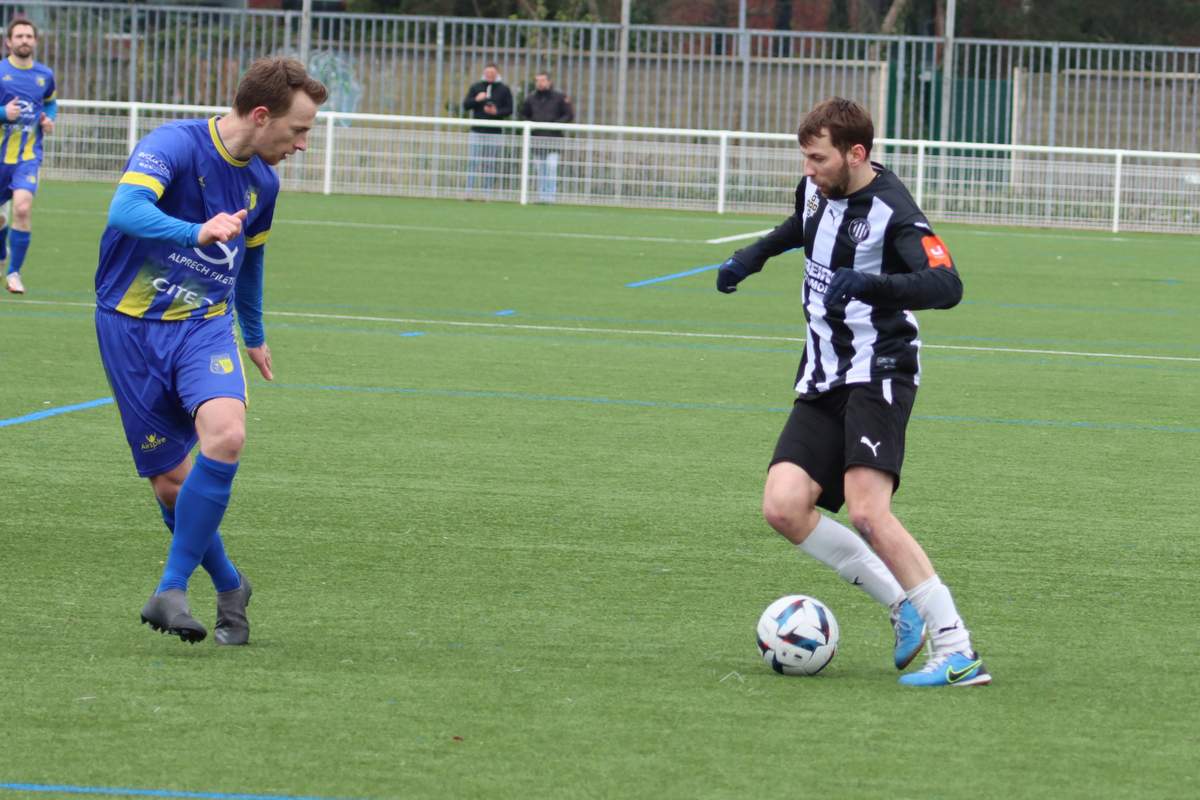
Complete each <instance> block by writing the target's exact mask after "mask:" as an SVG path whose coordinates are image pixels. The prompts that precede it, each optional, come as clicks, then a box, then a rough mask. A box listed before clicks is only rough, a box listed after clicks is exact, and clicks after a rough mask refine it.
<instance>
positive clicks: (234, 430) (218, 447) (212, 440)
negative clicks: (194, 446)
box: [200, 420, 246, 461]
mask: <svg viewBox="0 0 1200 800" xmlns="http://www.w3.org/2000/svg"><path fill="white" fill-rule="evenodd" d="M207 438H208V441H205V442H201V443H200V449H201V450H202V451H204V452H205V453H210V454H212V455H214V456H216V457H217V458H218V459H220V460H222V461H237V460H238V457H239V456H241V454H242V448H243V447H245V446H246V426H245V425H243V424H242V423H241V421H240V420H237V421H233V420H231V421H230V422H228V423H226V424H224V425H222V426H220V427H219V428H217V429H216V430H214V431H212V432H211V433H210V434H209V435H208V437H207Z"/></svg>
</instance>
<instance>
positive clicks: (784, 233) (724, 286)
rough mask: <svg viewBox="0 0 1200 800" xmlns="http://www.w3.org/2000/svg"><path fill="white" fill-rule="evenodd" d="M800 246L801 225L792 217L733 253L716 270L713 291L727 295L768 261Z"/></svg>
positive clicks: (800, 222) (802, 239)
mask: <svg viewBox="0 0 1200 800" xmlns="http://www.w3.org/2000/svg"><path fill="white" fill-rule="evenodd" d="M803 246H804V222H803V221H802V220H801V219H800V217H799V216H797V215H795V214H793V215H792V216H790V217H788V218H787V219H785V220H784V221H783V223H782V224H781V225H779V226H778V227H777V228H775V230H773V231H771V232H770V233H768V234H767V235H766V236H764V237H762V238H761V239H759V240H758V241H757V242H755V243H754V244H752V245H750V246H749V247H743V248H742V249H741V250H738V251H737V252H736V253H734V254H733V255H732V256H730V258H729V259H728V260H726V261H725V263H724V264H722V265H721V268H720V269H719V270H717V291H718V292H722V293H723V294H730V293H732V292H735V291H737V288H736V287H737V285H738V284H739V283H741V282H742V280H744V279H745V278H747V277H749V276H750V275H753V274H754V273H755V272H758V271H760V270H761V269H762V268H763V265H764V264H766V263H767V259H768V258H772V257H773V256H777V255H779V254H780V253H783V252H786V251H788V250H791V249H792V248H794V247H803Z"/></svg>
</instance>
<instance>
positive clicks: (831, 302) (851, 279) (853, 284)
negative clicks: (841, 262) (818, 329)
mask: <svg viewBox="0 0 1200 800" xmlns="http://www.w3.org/2000/svg"><path fill="white" fill-rule="evenodd" d="M874 277H875V276H873V275H867V274H866V273H865V272H859V271H858V270H854V269H849V268H847V267H842V268H841V269H839V270H838V271H836V272H834V273H833V278H831V279H830V281H829V286H828V287H827V288H826V289H825V305H826V306H840V305H845V304H846V303H848V302H850V301H851V300H854V299H856V298H859V297H862V294H863V292H865V291H867V289H869V288H870V287H871V285H872V284H873V283H874V282H875V281H874Z"/></svg>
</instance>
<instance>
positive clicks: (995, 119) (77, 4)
mask: <svg viewBox="0 0 1200 800" xmlns="http://www.w3.org/2000/svg"><path fill="white" fill-rule="evenodd" d="M183 2H187V0H183ZM224 4H225V5H234V6H238V7H237V8H212V7H211V4H210V7H206V8H196V7H190V8H189V7H181V6H180V3H178V2H165V1H164V2H157V3H156V2H154V1H153V0H151V2H136V3H135V2H107V1H100V2H87V1H86V0H0V11H2V12H3V18H4V19H11V18H13V17H14V16H16V15H18V14H26V15H28V16H30V18H32V19H33V20H34V21H35V22H36V23H37V24H38V26H39V27H40V28H41V35H40V36H39V37H38V58H39V60H41V61H43V62H45V63H46V64H49V65H50V66H51V67H53V68H54V69H55V70H56V71H57V73H58V76H59V85H60V86H62V87H70V93H71V95H72V96H74V97H77V98H80V99H89V100H127V101H130V102H140V103H199V104H209V103H224V102H228V99H229V98H231V97H232V96H233V93H234V91H235V90H236V87H237V81H238V78H239V76H240V75H241V74H242V73H243V72H244V71H245V69H246V67H247V66H249V64H250V62H251V61H252V60H253V59H254V58H255V57H258V56H262V55H273V54H290V55H302V54H304V53H307V54H308V59H307V66H308V69H309V71H310V72H312V73H313V74H314V75H316V76H317V77H318V78H320V80H322V81H323V82H324V83H325V84H326V86H328V87H329V89H330V99H329V103H328V104H327V105H328V107H329V108H330V110H337V111H364V112H371V113H378V114H409V115H415V116H423V117H458V116H461V114H462V106H461V103H462V98H463V94H464V93H465V92H466V89H467V87H468V86H469V85H470V84H471V83H472V82H473V81H475V80H476V79H477V78H478V76H479V73H480V70H481V68H482V66H483V65H484V64H485V63H487V62H489V61H494V62H496V63H498V64H499V65H500V68H501V71H502V73H503V74H504V76H505V82H506V83H508V84H509V85H510V86H511V87H512V88H513V90H514V92H515V93H516V96H517V99H518V100H520V98H521V96H522V94H523V93H524V92H528V91H530V90H531V89H532V82H533V76H534V73H535V72H536V71H538V70H549V71H550V72H551V74H552V75H553V76H554V80H555V84H556V86H557V87H558V88H559V89H561V90H563V91H565V92H566V93H567V94H569V95H571V97H572V98H573V99H574V100H575V108H576V117H575V118H576V120H577V121H579V122H588V123H598V124H610V125H626V124H636V125H650V126H662V127H678V128H710V129H711V128H717V129H728V130H753V131H779V130H788V129H790V128H792V127H793V126H794V125H795V124H796V123H797V121H798V120H799V119H800V117H801V116H802V115H803V113H804V112H805V111H806V110H807V109H809V108H811V107H812V105H813V104H814V103H816V102H817V101H819V100H821V99H823V98H825V97H828V96H830V95H841V96H843V97H852V98H854V99H856V100H858V101H859V102H861V103H863V104H864V105H865V106H866V107H867V108H869V109H871V112H872V114H874V115H875V120H876V131H877V132H878V133H879V134H880V135H881V136H893V137H896V138H907V139H937V140H955V141H975V142H998V143H1006V144H1037V145H1049V146H1068V147H1118V148H1128V149H1134V150H1171V151H1180V150H1183V151H1189V150H1194V149H1196V148H1197V146H1200V139H1197V133H1196V132H1197V130H1200V93H1198V92H1197V91H1196V87H1197V81H1198V80H1200V47H1156V46H1152V45H1145V44H1133V43H1125V44H1121V43H1109V44H1086V43H1079V42H1049V41H1015V40H995V39H972V38H959V37H952V38H951V39H949V40H948V39H946V38H945V37H941V36H883V35H872V34H863V33H826V32H814V31H780V30H753V29H745V28H706V27H680V26H659V25H640V24H634V25H628V26H622V25H618V24H615V23H600V22H552V21H547V20H543V21H533V20H513V19H482V18H467V17H441V16H437V17H435V16H402V15H396V14H359V13H340V12H337V13H323V12H318V13H314V14H312V15H311V19H310V20H309V23H308V24H305V22H304V15H303V14H301V13H300V12H299V11H283V10H279V9H249V8H244V7H242V6H245V5H246V3H245V2H242V0H227V2H225V3H224ZM274 4H275V5H278V3H274ZM291 5H295V6H298V5H299V4H298V3H292V4H291ZM355 5H362V4H355ZM366 5H372V4H366ZM373 5H388V4H386V3H375V4H373ZM391 5H396V4H394V3H393V4H391ZM409 5H411V4H409ZM418 5H419V4H418ZM460 5H462V4H460ZM825 5H828V3H826V4H825ZM1179 5H1182V4H1179ZM310 45H311V46H310ZM947 65H950V66H952V69H949V70H946V69H945V67H946V66H947ZM943 97H944V98H945V102H942V98H943Z"/></svg>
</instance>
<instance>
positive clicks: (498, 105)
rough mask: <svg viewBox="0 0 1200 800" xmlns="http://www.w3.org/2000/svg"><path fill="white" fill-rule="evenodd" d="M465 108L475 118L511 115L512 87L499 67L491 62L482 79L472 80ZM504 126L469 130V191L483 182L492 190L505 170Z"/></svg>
mask: <svg viewBox="0 0 1200 800" xmlns="http://www.w3.org/2000/svg"><path fill="white" fill-rule="evenodd" d="M463 110H464V111H470V112H471V116H472V117H473V118H474V119H508V118H509V117H511V116H512V112H513V97H512V91H510V90H509V88H508V87H507V86H505V85H504V83H503V82H501V80H500V68H499V67H497V66H496V65H495V64H488V65H487V66H486V67H484V68H483V80H480V81H477V82H475V83H473V84H471V88H470V89H468V90H467V96H466V97H464V98H463ZM503 133H504V129H503V128H499V127H496V126H493V125H473V126H472V127H471V131H470V133H469V134H467V191H468V192H470V191H472V190H474V188H475V181H476V178H478V179H479V184H480V186H481V187H482V188H483V189H484V190H485V191H488V192H490V191H491V189H492V186H493V185H494V184H495V181H496V175H497V174H498V173H500V172H502V165H501V161H502V158H501V156H502V149H503V148H502V145H503V143H504V139H503V138H502V134H503Z"/></svg>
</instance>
